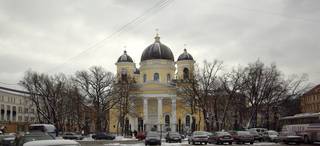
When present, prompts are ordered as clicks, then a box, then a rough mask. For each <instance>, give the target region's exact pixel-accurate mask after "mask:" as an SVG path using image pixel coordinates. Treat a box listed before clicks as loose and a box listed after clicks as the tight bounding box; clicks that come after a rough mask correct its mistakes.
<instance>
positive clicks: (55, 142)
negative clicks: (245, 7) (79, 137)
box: [23, 140, 81, 146]
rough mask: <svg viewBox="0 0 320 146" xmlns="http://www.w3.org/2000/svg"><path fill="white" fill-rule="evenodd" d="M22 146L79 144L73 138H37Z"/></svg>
mask: <svg viewBox="0 0 320 146" xmlns="http://www.w3.org/2000/svg"><path fill="white" fill-rule="evenodd" d="M23 146H81V145H80V144H79V143H78V142H76V141H74V140H38V141H30V142H27V143H25V144H24V145H23Z"/></svg>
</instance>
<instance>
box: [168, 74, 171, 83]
mask: <svg viewBox="0 0 320 146" xmlns="http://www.w3.org/2000/svg"><path fill="white" fill-rule="evenodd" d="M167 81H168V82H170V81H171V75H170V74H167Z"/></svg>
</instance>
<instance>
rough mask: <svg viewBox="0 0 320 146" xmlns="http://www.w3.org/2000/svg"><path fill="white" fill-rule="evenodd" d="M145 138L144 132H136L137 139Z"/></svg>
mask: <svg viewBox="0 0 320 146" xmlns="http://www.w3.org/2000/svg"><path fill="white" fill-rule="evenodd" d="M145 138H146V135H145V133H144V132H142V131H141V132H138V133H137V136H136V139H138V140H144V139H145Z"/></svg>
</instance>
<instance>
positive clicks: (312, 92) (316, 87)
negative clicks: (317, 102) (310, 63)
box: [303, 84, 320, 96]
mask: <svg viewBox="0 0 320 146" xmlns="http://www.w3.org/2000/svg"><path fill="white" fill-rule="evenodd" d="M315 93H320V84H319V85H317V86H315V87H313V88H312V89H311V90H309V91H307V92H306V93H304V94H303V96H305V95H312V94H315Z"/></svg>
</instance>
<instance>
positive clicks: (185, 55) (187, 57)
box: [178, 49, 193, 61]
mask: <svg viewBox="0 0 320 146" xmlns="http://www.w3.org/2000/svg"><path fill="white" fill-rule="evenodd" d="M181 60H193V57H192V56H191V55H190V54H189V53H188V52H187V49H184V52H183V53H182V54H181V55H180V56H179V58H178V61H181Z"/></svg>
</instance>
